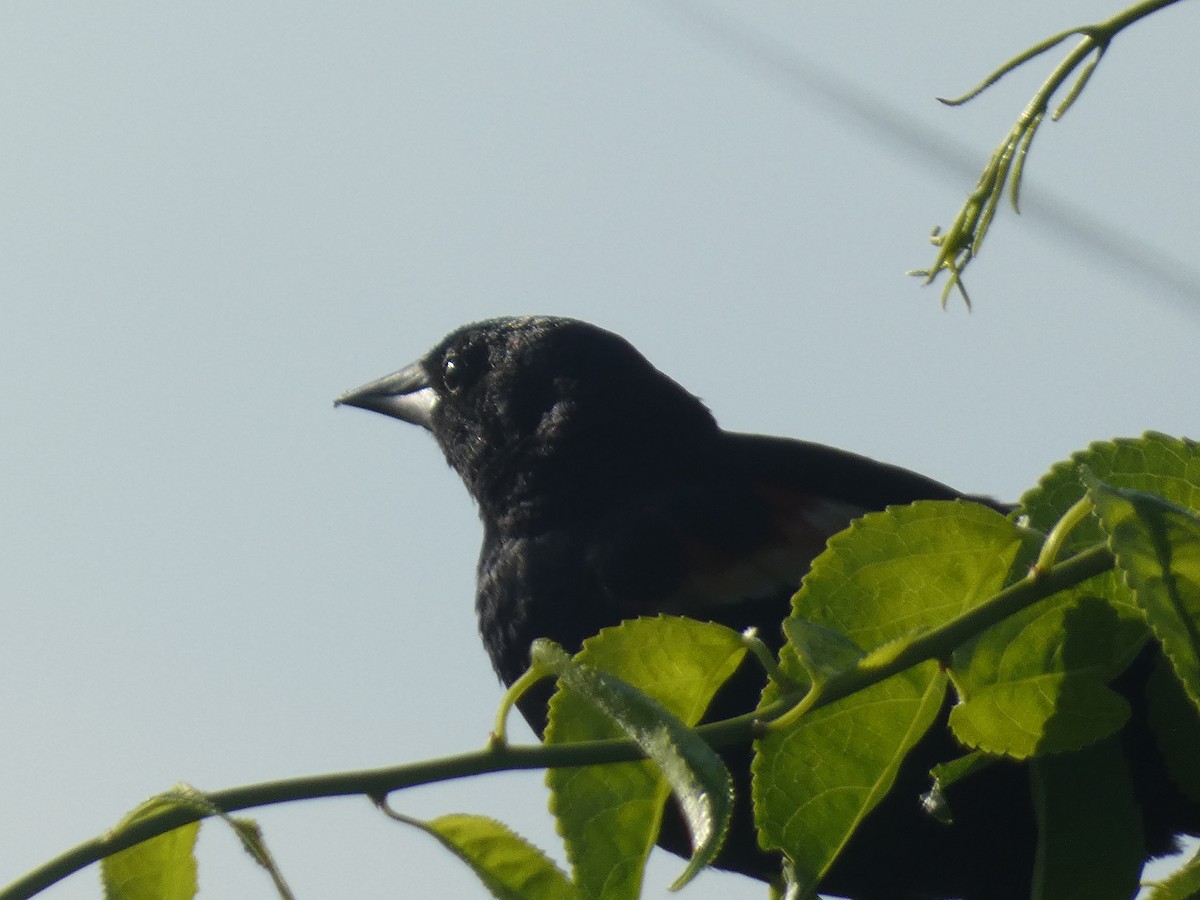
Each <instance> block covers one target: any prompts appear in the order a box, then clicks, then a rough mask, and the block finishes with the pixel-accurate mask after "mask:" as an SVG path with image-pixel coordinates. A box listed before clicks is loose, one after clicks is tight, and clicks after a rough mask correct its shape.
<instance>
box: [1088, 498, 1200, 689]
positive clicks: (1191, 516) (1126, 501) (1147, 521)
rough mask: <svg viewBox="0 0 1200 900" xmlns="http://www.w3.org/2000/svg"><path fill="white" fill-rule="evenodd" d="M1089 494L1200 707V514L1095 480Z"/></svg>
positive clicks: (1111, 543)
mask: <svg viewBox="0 0 1200 900" xmlns="http://www.w3.org/2000/svg"><path fill="white" fill-rule="evenodd" d="M1089 493H1090V494H1091V497H1092V501H1093V502H1094V503H1095V504H1096V513H1097V515H1098V516H1099V518H1100V521H1101V523H1102V524H1103V526H1104V530H1105V531H1106V532H1107V534H1108V539H1109V549H1110V550H1112V552H1113V555H1114V556H1115V557H1116V558H1117V566H1118V567H1119V568H1120V570H1121V573H1122V575H1123V576H1124V578H1125V582H1126V584H1128V585H1129V587H1130V588H1132V589H1133V592H1134V596H1135V598H1136V600H1137V603H1138V605H1139V606H1140V607H1141V609H1142V611H1143V612H1144V613H1145V616H1146V621H1147V623H1149V625H1150V629H1151V630H1152V631H1153V632H1154V634H1155V635H1156V636H1157V637H1158V639H1159V640H1160V641H1161V642H1162V646H1163V650H1164V652H1165V653H1166V655H1167V658H1168V659H1169V660H1170V661H1171V665H1172V666H1173V667H1174V668H1175V673H1176V675H1177V676H1178V678H1179V681H1180V683H1181V684H1182V685H1183V688H1184V690H1185V691H1186V692H1187V694H1188V696H1190V697H1191V698H1192V702H1193V703H1196V704H1197V705H1198V706H1200V515H1197V514H1196V513H1194V512H1192V511H1191V510H1189V509H1185V508H1183V507H1180V506H1176V505H1174V504H1173V503H1169V502H1167V501H1165V500H1163V499H1162V498H1160V497H1157V496H1155V495H1153V494H1147V493H1145V492H1143V491H1135V490H1127V489H1121V488H1114V487H1110V486H1109V485H1107V484H1104V483H1102V482H1100V481H1099V480H1097V479H1094V478H1093V479H1089Z"/></svg>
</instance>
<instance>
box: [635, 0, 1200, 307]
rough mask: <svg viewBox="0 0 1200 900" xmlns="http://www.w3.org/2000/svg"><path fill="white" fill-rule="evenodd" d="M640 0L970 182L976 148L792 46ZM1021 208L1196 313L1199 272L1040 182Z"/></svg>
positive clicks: (683, 3) (694, 12)
mask: <svg viewBox="0 0 1200 900" xmlns="http://www.w3.org/2000/svg"><path fill="white" fill-rule="evenodd" d="M643 5H644V6H645V7H646V8H648V9H651V10H653V11H654V12H655V13H658V14H660V15H662V16H663V17H664V18H667V19H669V20H670V21H672V22H673V23H674V24H675V25H676V26H677V27H680V28H681V29H684V30H686V31H688V32H690V33H691V35H692V36H693V37H694V38H696V39H697V40H699V41H700V42H702V43H704V44H707V45H708V46H709V47H711V48H713V49H715V50H718V51H721V52H724V53H728V54H733V55H736V56H737V57H740V58H741V59H742V60H744V61H745V62H748V63H752V64H753V67H754V68H755V69H756V70H757V71H758V72H759V74H760V75H762V76H764V77H767V78H769V79H770V80H771V81H772V82H773V83H774V84H775V85H776V86H778V87H781V88H784V89H785V90H787V92H788V93H790V94H792V95H794V96H802V97H804V98H805V99H806V100H810V99H814V98H815V99H817V100H819V101H820V102H822V103H823V104H824V105H825V106H826V107H828V108H829V109H830V110H831V111H832V112H834V113H835V114H837V115H838V116H839V117H841V118H842V119H843V120H845V121H846V122H847V123H848V124H850V125H851V126H853V127H855V128H858V129H860V130H863V131H866V132H869V133H870V134H872V135H873V136H875V137H877V138H882V139H884V140H886V141H888V142H889V143H891V144H892V145H894V146H895V147H896V148H898V149H899V150H901V151H903V152H904V153H905V155H907V156H909V157H911V158H913V159H914V160H916V161H918V162H920V163H922V164H923V165H925V166H926V167H927V168H931V169H934V170H936V171H937V172H938V173H939V174H943V175H944V174H945V173H946V172H951V173H953V174H954V176H955V177H958V176H961V177H963V178H964V179H966V180H968V182H969V183H972V184H973V183H974V182H975V180H976V179H977V178H978V176H979V165H980V163H979V156H980V154H979V152H978V151H977V150H974V149H972V148H970V147H969V146H967V145H966V144H964V143H962V142H961V141H959V140H957V139H955V138H952V137H948V136H945V135H942V134H940V133H938V132H935V131H934V130H933V129H930V128H927V127H923V126H920V125H914V124H913V121H912V118H911V117H910V116H907V115H905V114H904V113H902V112H901V111H899V110H897V108H896V107H895V106H894V105H892V104H891V103H889V102H888V101H886V100H884V99H882V98H881V97H880V96H878V95H877V94H874V93H872V92H870V91H867V90H864V89H863V88H860V87H858V86H857V85H854V84H852V83H851V82H850V81H848V80H847V79H845V78H844V77H842V76H841V75H839V74H837V73H835V72H832V71H830V70H828V69H824V68H822V67H821V66H819V65H817V64H815V63H813V62H811V61H809V60H806V59H804V58H803V57H802V56H801V55H800V54H799V53H798V52H797V50H796V48H794V47H792V46H790V45H788V44H786V43H784V42H783V41H780V40H777V39H775V38H773V37H771V36H770V35H767V34H764V33H762V32H759V31H757V30H755V29H753V28H751V27H749V26H747V25H746V24H744V23H743V22H741V21H739V20H737V19H736V18H734V17H733V16H731V15H728V14H727V13H725V12H723V11H721V10H718V9H716V8H714V7H712V6H709V5H707V4H704V3H701V2H698V0H650V2H644V3H643ZM1021 208H1022V209H1023V210H1029V211H1036V213H1037V215H1038V216H1039V217H1040V218H1041V221H1042V223H1043V224H1044V225H1045V226H1046V228H1047V230H1048V231H1049V233H1050V234H1051V235H1053V236H1054V237H1055V238H1057V239H1058V240H1059V241H1060V242H1061V243H1062V244H1063V246H1064V247H1065V248H1066V249H1068V250H1070V251H1072V252H1075V253H1079V252H1081V251H1086V252H1087V256H1088V258H1089V259H1094V258H1097V257H1098V258H1099V259H1100V261H1101V262H1103V263H1105V264H1107V265H1108V266H1110V267H1112V268H1114V269H1119V270H1121V271H1122V272H1123V273H1125V274H1127V275H1133V276H1138V277H1140V278H1143V279H1145V280H1147V281H1148V282H1151V283H1153V284H1156V285H1157V286H1158V287H1159V288H1162V289H1165V290H1166V291H1168V292H1170V294H1171V295H1172V296H1174V297H1175V298H1177V299H1179V300H1182V301H1188V302H1187V304H1186V307H1187V308H1188V309H1189V310H1191V311H1193V312H1200V272H1198V271H1197V270H1196V269H1194V268H1192V267H1191V266H1189V265H1186V264H1185V263H1183V262H1182V261H1180V260H1179V259H1177V258H1175V257H1174V256H1172V255H1171V254H1169V253H1164V252H1163V251H1162V250H1160V249H1159V248H1158V247H1156V246H1154V245H1153V244H1151V243H1149V242H1147V241H1143V240H1141V239H1140V238H1138V237H1136V236H1135V235H1133V234H1131V233H1129V232H1127V231H1125V230H1123V229H1121V228H1119V227H1116V226H1113V225H1111V224H1109V223H1108V222H1105V221H1103V220H1102V219H1100V218H1098V217H1097V216H1094V215H1092V214H1090V213H1088V212H1087V211H1085V210H1084V209H1082V208H1080V207H1079V206H1077V205H1075V204H1073V203H1072V202H1071V201H1070V200H1068V199H1067V198H1065V197H1062V196H1057V195H1055V194H1054V193H1053V192H1052V191H1048V190H1045V189H1036V188H1035V189H1030V190H1026V191H1022V203H1021Z"/></svg>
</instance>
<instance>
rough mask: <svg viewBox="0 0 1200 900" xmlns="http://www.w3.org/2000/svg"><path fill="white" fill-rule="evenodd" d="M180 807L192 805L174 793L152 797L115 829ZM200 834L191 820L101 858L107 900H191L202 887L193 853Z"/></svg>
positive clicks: (101, 874) (198, 827)
mask: <svg viewBox="0 0 1200 900" xmlns="http://www.w3.org/2000/svg"><path fill="white" fill-rule="evenodd" d="M178 806H186V807H187V808H189V809H191V808H193V804H192V803H191V802H190V801H189V800H187V799H186V798H181V797H178V796H175V795H171V794H166V795H162V796H159V797H152V798H150V799H149V800H147V801H146V802H145V803H143V804H141V805H140V806H138V807H137V808H136V809H134V810H133V811H132V812H131V813H129V815H127V816H126V817H125V818H124V819H122V820H121V822H120V823H119V824H118V825H117V827H116V829H115V832H116V833H118V834H119V833H120V832H121V830H122V829H123V828H127V827H129V826H130V825H132V824H134V823H135V822H138V821H141V820H142V819H144V818H147V817H148V816H151V815H155V814H157V813H161V812H165V811H166V810H169V809H172V808H175V807H178ZM199 833H200V823H199V822H191V823H189V824H187V825H181V826H180V827H178V828H176V829H174V830H172V831H168V832H167V833H166V834H161V835H159V836H158V837H153V838H150V839H149V840H148V841H143V842H142V843H140V844H137V845H135V846H133V847H130V848H129V849H128V850H122V851H121V852H120V853H114V854H113V855H112V856H109V857H106V858H105V859H103V860H101V862H100V878H101V882H102V883H103V885H104V896H105V900H191V898H193V897H195V896H196V892H197V891H198V890H199V888H198V886H197V883H196V857H195V853H194V851H195V847H196V838H197V836H198V835H199Z"/></svg>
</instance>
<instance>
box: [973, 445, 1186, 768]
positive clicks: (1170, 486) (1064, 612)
mask: <svg viewBox="0 0 1200 900" xmlns="http://www.w3.org/2000/svg"><path fill="white" fill-rule="evenodd" d="M1081 465H1086V466H1087V467H1089V468H1091V469H1092V470H1093V471H1095V472H1097V473H1098V474H1099V476H1100V477H1101V478H1103V479H1104V480H1106V481H1110V482H1112V483H1115V484H1120V485H1123V486H1127V487H1136V488H1139V489H1142V490H1153V491H1156V492H1158V491H1161V492H1163V493H1165V494H1167V495H1168V496H1170V497H1173V498H1175V499H1176V500H1177V501H1178V502H1200V452H1198V446H1197V445H1196V444H1194V443H1192V442H1190V441H1185V440H1177V439H1175V438H1170V437H1167V436H1165V435H1159V434H1148V435H1146V436H1145V437H1143V438H1139V439H1123V440H1117V441H1109V442H1103V443H1096V444H1092V445H1091V446H1090V447H1088V448H1087V449H1086V450H1083V451H1081V452H1079V453H1076V454H1075V455H1073V456H1072V457H1071V458H1070V459H1069V460H1067V461H1064V462H1062V463H1058V464H1056V465H1055V466H1053V467H1052V468H1051V470H1050V472H1049V473H1048V474H1047V475H1046V476H1045V477H1044V478H1043V479H1042V480H1041V482H1040V483H1039V484H1038V486H1037V487H1036V488H1034V489H1033V490H1032V491H1030V492H1028V493H1027V494H1026V495H1025V497H1024V498H1022V511H1023V512H1024V513H1025V514H1026V515H1027V516H1028V518H1029V522H1030V525H1031V526H1032V527H1034V528H1036V529H1038V530H1039V531H1049V530H1050V529H1051V528H1052V527H1053V526H1054V524H1055V523H1056V522H1057V521H1058V519H1059V518H1060V517H1061V516H1062V515H1063V514H1064V513H1065V512H1066V511H1067V510H1068V509H1069V508H1070V507H1071V506H1072V505H1074V504H1075V503H1076V501H1078V500H1079V499H1080V497H1082V496H1083V492H1084V488H1083V485H1082V483H1081V482H1080V479H1079V471H1080V466H1081ZM1104 539H1105V535H1104V533H1103V531H1102V530H1101V528H1100V526H1099V523H1098V522H1096V521H1092V520H1090V519H1089V520H1087V521H1085V522H1083V523H1081V524H1080V525H1079V526H1078V527H1077V528H1075V529H1074V530H1073V531H1072V532H1071V533H1070V535H1068V538H1067V541H1066V543H1065V544H1064V547H1063V550H1062V555H1069V554H1070V553H1074V552H1078V551H1079V550H1082V549H1084V548H1086V547H1091V546H1093V545H1095V544H1097V543H1100V542H1101V541H1103V540H1104ZM1147 634H1148V632H1147V629H1146V626H1145V622H1144V619H1143V616H1142V611H1141V609H1140V608H1139V606H1138V604H1137V602H1136V601H1135V600H1134V598H1133V596H1132V594H1131V593H1130V591H1129V590H1128V588H1127V587H1126V586H1125V585H1124V584H1123V583H1122V581H1121V578H1120V576H1119V575H1118V574H1116V573H1113V572H1110V573H1105V574H1103V575H1099V576H1097V577H1095V578H1092V579H1089V580H1088V581H1087V582H1085V583H1084V584H1081V585H1078V586H1077V587H1075V588H1072V589H1070V590H1068V591H1064V592H1062V593H1061V594H1059V595H1058V596H1056V597H1054V598H1050V599H1048V600H1045V601H1043V602H1041V603H1038V604H1036V605H1035V606H1033V607H1031V608H1029V609H1027V610H1025V611H1023V612H1021V613H1018V614H1017V615H1015V616H1012V617H1010V618H1009V619H1008V620H1006V621H1005V622H1002V623H1000V624H999V625H997V626H995V627H994V628H992V629H989V630H988V632H987V633H986V634H985V635H983V636H981V637H980V638H979V639H978V640H977V641H975V642H973V643H971V644H969V645H967V646H965V647H963V648H961V649H960V650H959V651H958V652H956V653H955V656H954V668H955V673H956V681H957V683H958V684H959V685H960V687H961V688H962V690H963V692H964V694H965V702H964V703H963V704H962V705H961V706H959V707H958V708H956V709H955V711H954V714H953V717H952V720H951V721H952V725H953V727H954V728H955V730H956V733H957V734H958V736H959V738H960V739H961V740H963V741H965V742H967V743H968V744H969V745H971V746H975V747H979V748H982V749H985V750H988V751H990V752H994V753H1007V754H1010V755H1013V756H1016V757H1020V758H1023V757H1026V756H1029V755H1031V754H1035V753H1050V752H1061V751H1065V750H1072V749H1077V748H1079V747H1082V746H1084V745H1086V744H1087V743H1089V742H1091V741H1094V740H1097V739H1099V738H1101V737H1103V736H1105V735H1106V734H1109V733H1112V731H1114V730H1115V729H1116V728H1119V727H1120V724H1121V722H1122V721H1123V720H1124V716H1125V714H1126V713H1125V709H1126V704H1125V703H1124V702H1123V701H1121V700H1120V699H1119V698H1118V697H1117V696H1116V695H1115V694H1114V693H1112V692H1110V691H1109V690H1108V689H1107V688H1106V687H1105V686H1104V685H1105V684H1107V682H1108V681H1110V680H1111V679H1112V678H1113V677H1115V676H1116V675H1117V674H1119V673H1120V672H1121V671H1122V670H1123V669H1124V668H1125V667H1126V666H1127V665H1128V664H1129V663H1130V662H1131V661H1132V660H1133V658H1134V657H1135V656H1136V655H1137V653H1138V651H1139V650H1140V649H1141V647H1142V646H1143V645H1144V643H1145V640H1146V637H1147Z"/></svg>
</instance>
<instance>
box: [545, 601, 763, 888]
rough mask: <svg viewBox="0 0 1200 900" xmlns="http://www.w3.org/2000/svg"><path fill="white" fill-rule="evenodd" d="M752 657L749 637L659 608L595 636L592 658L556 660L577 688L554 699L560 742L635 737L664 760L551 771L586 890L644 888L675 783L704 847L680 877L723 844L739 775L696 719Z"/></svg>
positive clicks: (586, 654) (558, 810)
mask: <svg viewBox="0 0 1200 900" xmlns="http://www.w3.org/2000/svg"><path fill="white" fill-rule="evenodd" d="M745 654H746V646H745V644H744V643H743V641H742V639H741V636H740V635H739V634H737V633H736V632H734V631H732V630H730V629H728V628H724V627H722V626H720V625H714V624H711V623H706V622H696V621H692V620H689V619H683V618H678V617H671V616H659V617H657V618H654V619H635V620H631V621H627V622H624V623H622V624H621V625H619V626H617V627H616V628H609V629H605V630H604V631H602V632H600V634H599V635H597V636H596V637H593V638H590V639H589V640H587V641H585V642H584V645H583V650H582V652H581V653H580V654H579V655H578V656H577V657H576V661H577V663H579V664H581V665H574V666H563V665H562V662H561V660H559V661H558V662H556V663H554V666H555V671H556V673H557V674H559V676H560V685H562V686H565V687H566V688H567V690H560V691H559V692H558V693H557V694H555V696H554V698H553V699H552V700H551V704H550V724H549V727H548V728H547V730H546V740H547V741H548V742H557V743H565V742H568V741H581V740H594V739H600V738H608V737H614V736H620V735H628V736H629V737H632V738H633V739H634V740H635V741H637V742H638V744H639V746H641V747H642V749H643V750H645V751H646V753H647V755H649V756H651V758H652V759H653V760H654V762H651V761H649V760H647V761H642V762H630V763H618V764H613V765H606V766H587V767H579V768H572V769H551V770H549V771H548V772H547V774H546V781H547V784H548V785H549V786H550V788H551V807H552V810H553V812H554V814H555V816H556V817H557V819H558V825H559V830H560V832H561V833H562V835H563V838H564V840H565V842H566V846H567V855H568V857H569V858H570V859H571V862H572V865H573V866H574V868H575V881H576V884H578V885H579V887H580V889H581V891H582V892H583V894H584V896H588V897H604V898H610V897H611V898H622V897H636V896H638V894H639V892H640V890H641V879H642V870H643V867H644V866H645V861H646V857H647V855H648V854H649V852H650V850H651V848H652V847H653V846H654V841H655V838H656V837H657V835H658V829H659V825H660V824H661V821H662V815H663V806H664V804H665V801H666V798H667V796H668V794H669V793H670V791H671V790H672V789H673V790H674V791H675V794H676V797H677V798H678V800H679V802H680V806H681V808H682V810H683V812H684V815H685V820H687V821H688V823H689V827H690V828H691V829H692V834H693V845H694V847H695V852H694V854H693V858H692V860H691V862H690V863H689V865H688V868H687V869H686V871H685V872H684V874H683V876H681V878H680V883H682V882H683V881H685V880H686V879H688V878H690V877H691V876H692V875H693V874H694V873H695V872H696V871H698V870H699V868H700V867H702V866H703V865H705V864H706V863H707V862H709V861H711V859H712V858H713V857H714V856H715V855H716V853H717V852H718V851H719V849H720V843H721V841H723V840H724V835H725V829H726V827H727V820H728V816H729V813H730V811H731V809H732V786H731V782H730V779H729V773H728V772H727V771H726V770H725V767H724V765H723V764H722V763H721V761H720V758H719V757H718V756H717V755H716V754H715V753H714V752H713V751H712V749H711V748H710V747H709V746H708V745H707V744H706V743H704V741H703V740H701V739H700V738H699V736H698V735H696V734H695V733H694V732H692V731H691V730H690V729H689V728H688V727H687V726H691V725H694V724H696V723H697V722H699V721H700V718H701V717H702V716H703V715H704V711H705V710H706V709H707V708H708V705H709V703H710V702H711V700H712V697H713V695H714V694H715V693H716V691H717V689H718V688H719V687H720V686H721V685H722V684H724V683H725V681H726V680H727V679H728V678H729V676H730V675H732V674H733V672H734V671H735V670H736V669H737V668H738V666H739V665H740V663H741V661H742V659H743V657H744V656H745ZM602 673H610V674H609V675H605V674H602ZM612 676H615V677H612ZM630 686H632V687H634V688H637V689H638V690H637V691H631V690H630V689H629V688H630ZM643 691H644V692H645V693H644V694H643V693H641V692H643ZM646 695H649V697H652V698H653V700H650V699H649V697H647V696H646Z"/></svg>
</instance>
